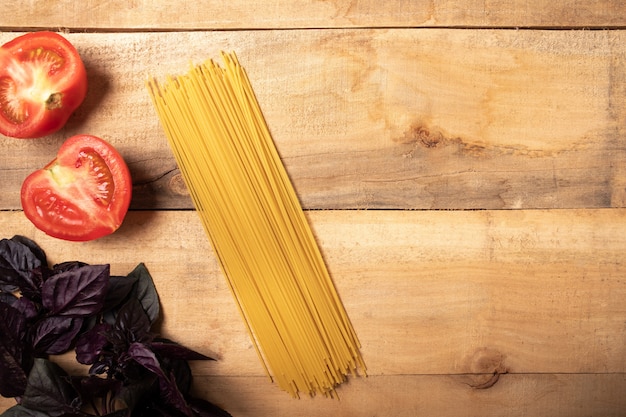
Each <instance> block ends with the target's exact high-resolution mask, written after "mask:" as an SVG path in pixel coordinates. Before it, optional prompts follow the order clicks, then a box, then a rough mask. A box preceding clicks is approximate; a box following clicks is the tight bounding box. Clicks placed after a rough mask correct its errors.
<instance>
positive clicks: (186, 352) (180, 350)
mask: <svg viewBox="0 0 626 417" xmlns="http://www.w3.org/2000/svg"><path fill="white" fill-rule="evenodd" d="M150 347H151V348H152V350H153V351H154V352H155V353H156V354H157V355H161V356H164V357H168V358H172V359H184V360H187V361H206V360H214V359H213V358H210V357H208V356H205V355H203V354H201V353H198V352H196V351H194V350H191V349H189V348H186V347H185V346H182V345H180V344H178V343H176V342H172V341H170V340H167V339H157V340H155V341H153V342H152V343H150Z"/></svg>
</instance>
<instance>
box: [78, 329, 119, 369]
mask: <svg viewBox="0 0 626 417" xmlns="http://www.w3.org/2000/svg"><path fill="white" fill-rule="evenodd" d="M109 331H111V326H110V325H109V324H106V323H101V324H96V325H95V326H94V327H92V328H91V329H89V330H88V331H86V332H85V333H83V334H82V335H80V336H79V337H78V339H77V340H76V348H75V350H76V360H77V361H78V362H79V363H82V364H83V365H91V364H93V363H94V362H95V361H96V359H98V357H99V356H100V354H101V353H102V351H103V349H104V347H105V346H106V345H107V343H108V341H107V337H106V334H107V333H108V332H109Z"/></svg>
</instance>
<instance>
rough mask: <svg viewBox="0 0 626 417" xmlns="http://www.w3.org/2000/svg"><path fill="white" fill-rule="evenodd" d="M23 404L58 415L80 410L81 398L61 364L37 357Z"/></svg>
mask: <svg viewBox="0 0 626 417" xmlns="http://www.w3.org/2000/svg"><path fill="white" fill-rule="evenodd" d="M22 405H23V406H24V407H26V408H29V409H31V410H39V411H45V412H47V413H48V415H49V416H51V417H56V416H62V415H64V414H66V413H75V412H76V411H78V408H79V407H80V400H79V398H78V396H77V393H76V391H75V390H74V388H73V387H72V385H71V384H70V383H69V376H68V375H67V373H66V372H65V371H64V370H63V369H62V368H61V367H60V366H59V365H57V364H55V363H54V362H50V361H49V360H46V359H35V363H34V365H33V368H32V370H31V371H30V374H29V375H28V385H27V386H26V391H25V392H24V396H23V397H22Z"/></svg>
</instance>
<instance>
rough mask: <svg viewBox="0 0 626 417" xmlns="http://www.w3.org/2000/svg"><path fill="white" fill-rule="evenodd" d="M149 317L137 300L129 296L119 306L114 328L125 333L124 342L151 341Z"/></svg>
mask: <svg viewBox="0 0 626 417" xmlns="http://www.w3.org/2000/svg"><path fill="white" fill-rule="evenodd" d="M150 327H151V323H150V319H149V318H148V315H147V314H146V312H145V310H144V309H143V307H142V306H141V304H140V303H139V301H138V300H136V299H135V298H131V299H130V300H128V301H127V302H126V303H124V305H123V306H122V307H121V308H120V310H119V312H118V314H117V319H116V322H115V329H116V330H118V331H119V332H120V333H121V334H123V335H125V337H126V343H127V344H131V343H133V342H148V341H152V338H153V336H152V334H151V333H150Z"/></svg>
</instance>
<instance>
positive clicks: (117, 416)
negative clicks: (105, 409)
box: [102, 410, 128, 417]
mask: <svg viewBox="0 0 626 417" xmlns="http://www.w3.org/2000/svg"><path fill="white" fill-rule="evenodd" d="M127 416H128V410H117V411H113V412H112V413H109V414H104V415H103V416H102V417H127Z"/></svg>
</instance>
